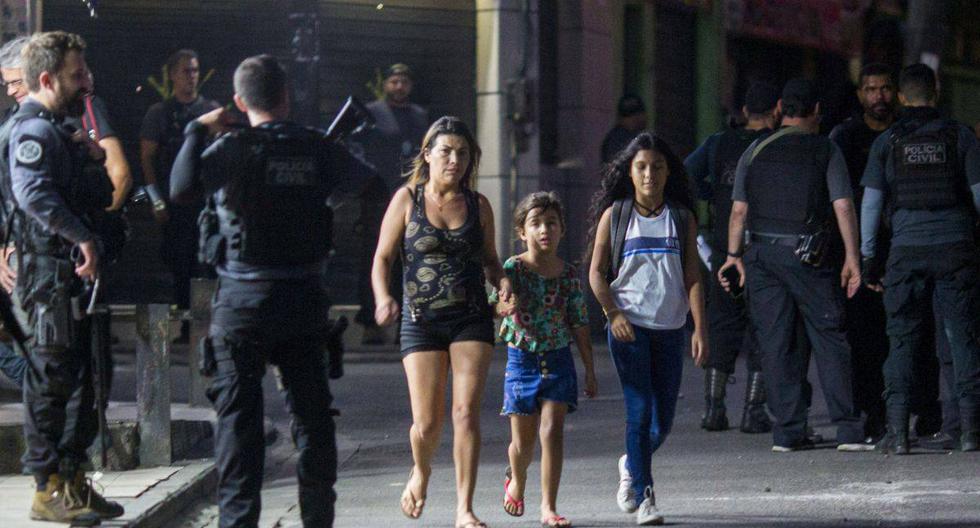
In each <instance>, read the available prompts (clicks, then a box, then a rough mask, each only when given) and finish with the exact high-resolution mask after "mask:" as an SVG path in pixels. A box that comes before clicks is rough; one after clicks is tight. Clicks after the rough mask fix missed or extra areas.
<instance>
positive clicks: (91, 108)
mask: <svg viewBox="0 0 980 528" xmlns="http://www.w3.org/2000/svg"><path fill="white" fill-rule="evenodd" d="M65 123H67V124H69V125H71V126H73V127H75V129H77V130H84V131H86V132H88V136H89V137H90V138H92V140H93V141H100V140H102V139H105V138H107V137H114V136H115V135H116V130H115V129H114V128H112V125H111V124H110V123H109V111H108V110H107V109H106V104H105V101H103V100H102V99H101V98H100V97H98V96H92V97H89V98H86V101H85V113H84V114H82V117H69V118H67V119H65Z"/></svg>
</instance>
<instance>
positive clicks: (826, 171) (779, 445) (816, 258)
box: [718, 79, 863, 452]
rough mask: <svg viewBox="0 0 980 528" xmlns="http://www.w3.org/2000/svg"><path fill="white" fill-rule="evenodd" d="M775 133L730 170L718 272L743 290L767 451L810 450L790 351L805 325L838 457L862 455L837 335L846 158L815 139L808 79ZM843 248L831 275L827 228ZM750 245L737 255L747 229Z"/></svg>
mask: <svg viewBox="0 0 980 528" xmlns="http://www.w3.org/2000/svg"><path fill="white" fill-rule="evenodd" d="M777 108H778V111H779V113H780V115H782V116H783V118H782V127H781V128H780V129H779V130H777V131H775V132H773V133H771V134H768V135H766V136H764V137H763V138H760V139H759V140H757V141H756V142H754V143H753V144H752V145H750V146H749V148H748V149H747V150H746V151H745V153H744V154H743V155H742V157H741V158H740V159H739V162H738V166H737V168H736V171H735V186H734V191H733V193H732V198H733V200H734V204H733V206H732V215H731V219H730V221H729V236H728V251H727V253H728V258H727V259H726V261H725V264H724V265H723V266H722V267H721V269H720V270H719V272H718V276H719V280H720V281H721V283H722V285H723V286H725V287H726V288H730V287H731V286H732V285H731V284H729V282H728V280H727V279H725V277H724V272H725V270H727V269H728V268H730V267H732V266H734V267H736V269H737V270H738V272H739V275H740V277H739V283H740V284H743V285H744V284H747V285H748V295H749V298H748V299H749V310H750V314H751V320H752V322H753V324H754V325H755V328H756V332H757V338H758V340H759V345H760V349H761V352H762V370H763V375H764V377H765V382H766V386H767V387H768V388H769V391H768V397H769V409H770V410H771V411H772V413H773V415H774V417H775V424H774V427H773V451H775V452H788V451H795V450H799V449H806V448H809V447H812V442H811V441H810V440H809V439H807V438H806V433H805V427H806V401H805V397H804V390H803V381H804V378H805V373H806V364H805V363H804V361H803V358H802V356H803V354H802V353H801V351H800V350H799V348H798V347H793V346H792V343H791V340H792V338H793V330H794V321H795V318H796V317H798V316H799V317H802V319H803V321H804V322H805V324H806V330H807V334H808V336H809V338H810V341H811V343H812V344H813V354H814V356H815V357H816V362H817V368H818V369H819V373H820V382H821V384H822V386H823V392H824V399H825V400H826V402H827V408H828V411H829V413H830V418H831V421H832V422H833V423H834V424H835V425H836V426H837V443H838V449H839V450H845V451H846V450H857V449H862V446H863V444H861V443H860V442H861V440H862V439H863V436H862V433H863V431H862V427H861V419H860V415H859V414H858V412H857V410H856V409H855V407H854V399H853V397H852V393H851V365H850V354H851V350H850V347H849V346H848V344H847V340H846V338H845V335H844V326H843V322H844V321H843V302H844V299H843V295H842V294H841V290H840V288H841V287H842V286H843V287H846V289H847V294H848V295H849V296H850V295H853V294H854V292H855V291H856V290H857V288H858V287H859V286H860V280H861V276H860V259H859V256H858V247H857V246H858V235H857V220H856V217H855V213H854V203H853V202H852V200H851V186H850V182H849V181H848V176H847V166H846V164H845V162H844V158H843V156H842V155H841V153H840V149H838V148H837V146H836V145H834V144H833V143H832V142H831V141H830V140H829V139H826V138H824V137H821V136H818V135H817V130H818V128H819V123H820V103H819V102H818V100H817V95H816V90H815V88H814V86H813V84H812V83H811V82H810V81H807V80H804V79H793V80H791V81H789V82H788V83H787V84H786V86H785V87H784V88H783V92H782V98H781V99H780V101H779V103H778V105H777ZM834 219H836V221H837V224H838V225H839V226H840V234H841V236H842V237H843V240H844V245H845V249H846V257H845V260H844V264H843V268H842V269H841V270H840V273H837V270H836V268H835V267H833V266H832V265H831V264H830V263H829V262H822V259H821V257H826V255H825V254H824V253H825V247H824V245H825V244H826V242H827V240H828V239H829V238H830V236H831V235H832V233H831V229H833V227H832V226H833V221H834ZM746 227H747V228H748V229H749V231H750V232H751V238H750V240H751V243H750V245H749V246H748V249H747V250H746V251H745V255H744V264H743V255H742V245H743V236H742V233H743V232H744V230H745V228H746Z"/></svg>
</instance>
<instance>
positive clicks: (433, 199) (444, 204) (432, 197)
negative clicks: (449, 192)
mask: <svg viewBox="0 0 980 528" xmlns="http://www.w3.org/2000/svg"><path fill="white" fill-rule="evenodd" d="M423 192H424V194H425V197H426V198H428V199H429V200H430V201H432V203H434V204H435V205H436V207H437V208H438V209H439V211H440V212H441V211H442V208H443V207H445V206H446V205H449V204H450V203H452V202H454V201H456V199H457V198H459V197H460V196H462V194H456V195H454V196H453V197H452V198H450V199H448V200H446V201H445V202H442V203H439V200H437V199H436V197H435V196H433V195H432V194H430V193H429V192H428V191H423Z"/></svg>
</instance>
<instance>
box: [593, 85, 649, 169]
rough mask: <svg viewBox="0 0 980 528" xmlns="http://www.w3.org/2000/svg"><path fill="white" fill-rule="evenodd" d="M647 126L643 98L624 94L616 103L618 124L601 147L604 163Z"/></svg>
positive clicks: (607, 133) (610, 130)
mask: <svg viewBox="0 0 980 528" xmlns="http://www.w3.org/2000/svg"><path fill="white" fill-rule="evenodd" d="M646 127H647V108H646V105H644V104H643V99H640V97H639V96H637V95H633V94H624V95H623V96H622V97H620V98H619V103H618V104H617V105H616V125H615V126H613V127H612V128H611V129H609V132H606V137H604V138H603V139H602V146H601V147H600V148H599V156H600V158H601V159H602V162H603V163H609V162H610V161H612V160H613V158H615V157H616V154H619V151H621V150H623V149H624V148H626V145H629V143H630V141H633V138H635V137H636V135H637V134H639V133H640V132H642V131H643V129H645V128H646Z"/></svg>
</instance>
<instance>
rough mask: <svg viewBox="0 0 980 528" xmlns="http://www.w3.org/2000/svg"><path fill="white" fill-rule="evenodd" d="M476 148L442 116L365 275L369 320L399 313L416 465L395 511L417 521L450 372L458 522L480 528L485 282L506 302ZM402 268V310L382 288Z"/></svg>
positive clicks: (487, 326)
mask: <svg viewBox="0 0 980 528" xmlns="http://www.w3.org/2000/svg"><path fill="white" fill-rule="evenodd" d="M479 161H480V147H479V146H478V145H477V143H476V140H475V139H474V138H473V134H472V133H470V131H469V129H468V128H467V127H466V125H465V124H464V123H463V122H462V121H460V120H459V119H458V118H455V117H442V118H439V120H437V121H436V122H435V123H433V124H432V126H431V127H430V128H429V131H428V132H427V133H426V135H425V139H424V140H423V142H422V150H421V152H420V153H419V155H418V156H417V157H416V159H415V163H414V169H413V171H412V174H411V177H410V179H409V182H408V184H407V185H405V186H404V187H402V188H400V189H399V190H398V191H397V192H396V193H395V196H394V197H393V198H392V200H391V204H390V205H389V206H388V210H387V211H386V212H385V216H384V221H383V222H382V224H381V236H380V238H379V240H378V249H377V252H376V253H375V256H374V266H373V268H372V270H371V284H372V286H373V289H374V298H375V305H376V306H377V309H376V310H375V319H376V320H377V323H378V324H379V325H382V326H384V325H388V324H391V323H393V322H395V320H396V319H398V316H399V314H401V315H402V318H401V319H402V327H401V332H400V334H401V349H402V355H403V359H402V363H403V364H404V366H405V374H406V377H407V378H408V389H409V395H410V398H411V408H412V429H411V432H410V434H409V436H410V440H411V444H412V458H413V461H414V464H413V466H412V470H411V472H410V473H409V478H408V482H407V483H406V485H405V489H404V491H403V492H402V495H401V503H400V506H401V510H402V512H403V513H404V514H405V515H406V516H407V517H410V518H413V519H414V518H418V517H419V516H420V515H422V510H423V508H424V506H425V496H426V490H427V489H428V483H429V476H430V474H431V472H432V457H433V455H434V454H435V450H436V447H437V446H438V444H439V436H440V433H441V431H442V419H443V416H445V398H444V395H445V392H446V385H447V383H448V380H449V371H450V368H451V369H452V373H453V377H452V379H453V387H452V393H453V402H452V405H453V413H452V415H453V436H454V438H453V441H454V444H455V446H456V449H454V450H453V453H454V462H455V464H456V469H457V471H456V474H457V482H456V487H457V489H458V490H461V491H460V492H459V494H458V496H457V506H456V519H455V525H456V526H457V527H463V528H479V527H481V526H485V525H484V524H483V523H482V522H480V520H479V519H478V518H477V517H476V516H475V515H474V513H473V490H474V488H475V487H476V471H477V465H478V462H479V461H478V460H477V452H478V448H479V445H480V433H479V422H480V404H481V400H482V397H483V392H484V391H483V389H484V386H485V383H486V378H487V369H488V368H489V365H490V354H491V351H492V349H493V342H494V331H493V318H492V314H491V311H490V307H489V304H488V302H487V295H486V290H485V287H484V284H485V282H486V281H487V280H489V281H490V283H491V284H492V285H493V286H495V287H496V288H498V290H499V291H500V295H501V297H502V298H506V299H510V297H511V296H512V289H511V285H510V281H509V280H508V279H507V278H506V276H505V275H504V271H503V268H502V267H501V266H500V260H499V259H498V258H497V250H496V248H495V246H494V239H495V237H494V223H493V211H492V210H491V208H490V203H489V202H488V201H487V199H486V198H485V197H484V196H482V195H480V194H479V193H477V192H475V191H473V190H471V189H472V182H473V181H474V179H475V177H476V169H477V166H478V165H479ZM399 253H401V257H402V260H403V264H404V274H403V277H402V288H403V290H404V299H405V300H404V303H403V305H402V306H399V305H398V302H397V301H395V299H394V297H393V296H392V295H391V292H390V291H389V289H388V284H389V282H388V278H389V274H390V273H391V265H392V262H393V261H394V259H395V258H397V256H398V254H399Z"/></svg>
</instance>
